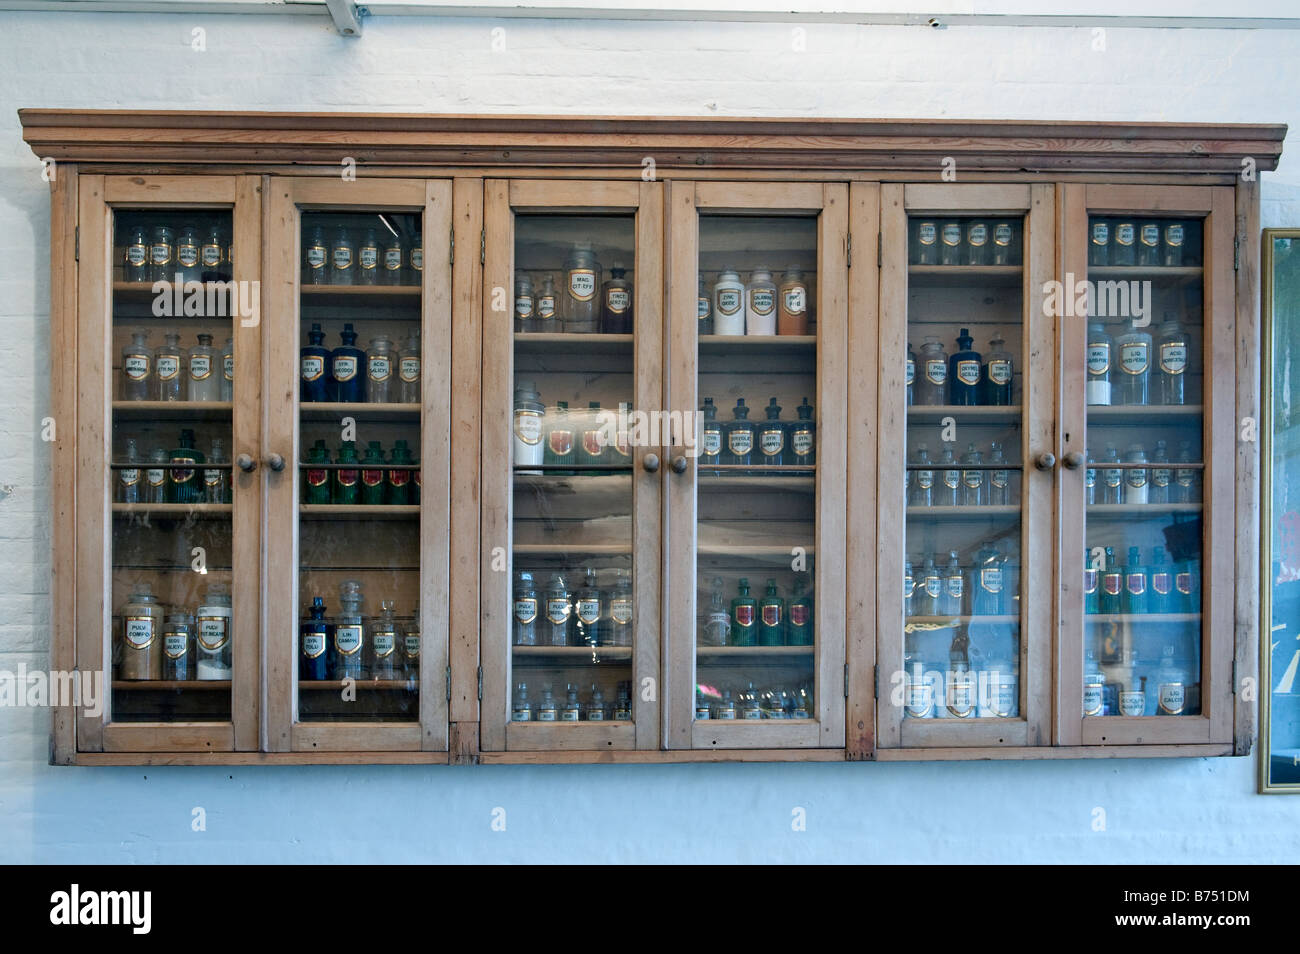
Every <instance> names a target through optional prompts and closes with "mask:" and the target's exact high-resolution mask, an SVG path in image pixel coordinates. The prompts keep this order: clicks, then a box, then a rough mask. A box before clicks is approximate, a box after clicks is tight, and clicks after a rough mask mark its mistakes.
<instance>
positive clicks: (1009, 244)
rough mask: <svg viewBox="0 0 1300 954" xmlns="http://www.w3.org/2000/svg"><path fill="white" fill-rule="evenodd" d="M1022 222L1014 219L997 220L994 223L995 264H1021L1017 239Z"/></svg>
mask: <svg viewBox="0 0 1300 954" xmlns="http://www.w3.org/2000/svg"><path fill="white" fill-rule="evenodd" d="M1019 231H1020V224H1019V223H1018V222H1012V221H1002V222H997V223H995V224H994V225H993V264H994V265H1019V264H1020V256H1019V255H1018V254H1017V251H1018V248H1017V239H1018V238H1019V234H1018V233H1019Z"/></svg>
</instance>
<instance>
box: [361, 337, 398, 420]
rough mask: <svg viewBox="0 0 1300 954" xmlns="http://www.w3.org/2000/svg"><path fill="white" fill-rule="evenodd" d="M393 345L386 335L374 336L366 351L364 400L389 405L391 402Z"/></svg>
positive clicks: (392, 389)
mask: <svg viewBox="0 0 1300 954" xmlns="http://www.w3.org/2000/svg"><path fill="white" fill-rule="evenodd" d="M394 357H395V356H394V354H393V343H392V341H390V340H389V338H388V336H387V335H375V337H373V338H371V339H370V347H369V348H368V349H367V350H366V400H367V401H368V402H369V403H371V404H389V403H391V402H392V400H393V391H394V390H395V389H394V387H393V377H394V374H393V359H394Z"/></svg>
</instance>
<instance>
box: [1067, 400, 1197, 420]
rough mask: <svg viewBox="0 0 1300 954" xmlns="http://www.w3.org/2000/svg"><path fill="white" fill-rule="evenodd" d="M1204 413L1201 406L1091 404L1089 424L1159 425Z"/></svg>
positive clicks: (1089, 406)
mask: <svg viewBox="0 0 1300 954" xmlns="http://www.w3.org/2000/svg"><path fill="white" fill-rule="evenodd" d="M1203 416H1204V411H1203V409H1202V407H1201V405H1199V404H1178V405H1170V404H1120V405H1115V404H1089V405H1088V423H1089V424H1092V423H1093V422H1099V423H1102V424H1143V425H1159V424H1160V423H1161V422H1162V421H1170V420H1175V421H1176V420H1182V419H1185V418H1193V419H1196V420H1200V419H1201V418H1202V417H1203Z"/></svg>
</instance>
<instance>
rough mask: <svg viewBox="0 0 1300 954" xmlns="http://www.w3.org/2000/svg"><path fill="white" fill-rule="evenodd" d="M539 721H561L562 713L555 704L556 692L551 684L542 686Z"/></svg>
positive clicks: (538, 713) (538, 706) (538, 710)
mask: <svg viewBox="0 0 1300 954" xmlns="http://www.w3.org/2000/svg"><path fill="white" fill-rule="evenodd" d="M537 721H538V722H559V721H560V713H559V710H558V709H557V708H556V705H555V692H554V690H552V689H551V687H550V686H549V685H547V686H545V687H543V688H542V701H541V702H539V703H538V704H537Z"/></svg>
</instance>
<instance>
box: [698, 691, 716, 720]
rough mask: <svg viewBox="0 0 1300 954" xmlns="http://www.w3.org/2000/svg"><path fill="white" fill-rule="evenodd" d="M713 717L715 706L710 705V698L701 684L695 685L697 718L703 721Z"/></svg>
mask: <svg viewBox="0 0 1300 954" xmlns="http://www.w3.org/2000/svg"><path fill="white" fill-rule="evenodd" d="M711 718H713V707H712V706H711V705H709V700H708V699H707V698H705V695H704V690H703V689H701V688H700V687H699V686H696V687H695V720H696V721H697V722H702V721H704V720H705V719H711Z"/></svg>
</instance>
